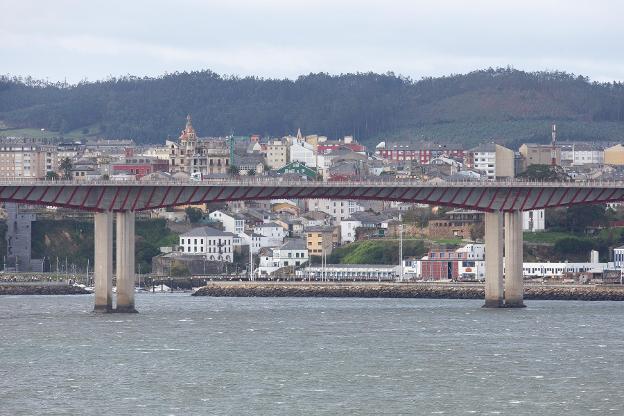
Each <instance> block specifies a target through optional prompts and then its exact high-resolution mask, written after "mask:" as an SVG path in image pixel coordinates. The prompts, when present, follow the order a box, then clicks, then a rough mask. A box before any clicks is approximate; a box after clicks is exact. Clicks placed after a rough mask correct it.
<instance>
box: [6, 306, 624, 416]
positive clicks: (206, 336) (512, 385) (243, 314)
mask: <svg viewBox="0 0 624 416" xmlns="http://www.w3.org/2000/svg"><path fill="white" fill-rule="evenodd" d="M92 303H93V298H92V297H91V296H49V297H41V296H28V297H0V414H2V415H31V414H58V415H60V414H70V415H78V414H93V415H109V414H110V415H124V414H136V415H204V414H228V415H242V414H253V415H296V414H327V415H335V414H349V415H369V414H370V415H373V414H410V415H427V414H447V415H463V414H466V415H468V414H478V415H480V414H501V415H529V414H531V415H589V414H596V415H605V414H613V415H622V414H624V372H623V364H622V363H623V361H624V325H622V323H623V318H624V303H610V302H594V303H590V302H586V303H584V302H530V303H529V305H530V307H529V308H526V309H523V310H484V309H481V308H480V306H481V301H465V300H464V301H462V300H423V299H301V298H297V299H294V298H293V299H291V298H278V299H267V298H258V299H254V298H191V297H190V296H189V295H186V294H184V295H183V294H176V295H171V294H162V295H140V296H138V297H137V306H138V309H139V310H140V312H141V313H140V314H138V315H121V314H119V315H115V314H114V315H94V314H92V313H91V312H90V311H91V308H92Z"/></svg>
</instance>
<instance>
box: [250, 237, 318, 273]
mask: <svg viewBox="0 0 624 416" xmlns="http://www.w3.org/2000/svg"><path fill="white" fill-rule="evenodd" d="M307 262H308V249H307V248H306V245H305V241H303V240H301V239H288V240H287V241H286V242H285V243H284V244H283V245H282V246H281V247H280V248H276V249H273V250H271V251H270V254H268V255H265V256H260V267H259V268H258V273H260V274H261V275H270V274H272V273H273V272H275V271H276V270H279V269H281V268H283V267H292V268H293V270H294V268H296V267H300V266H303V265H304V264H305V263H307Z"/></svg>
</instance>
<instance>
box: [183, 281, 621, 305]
mask: <svg viewBox="0 0 624 416" xmlns="http://www.w3.org/2000/svg"><path fill="white" fill-rule="evenodd" d="M193 296H215V297H344V298H352V297H357V298H429V299H483V298H484V297H485V292H484V288H483V286H482V285H473V284H455V285H427V284H409V283H385V284H383V283H382V284H371V283H364V284H357V283H353V284H344V283H341V284H332V283H307V282H304V283H264V282H253V283H249V282H244V283H231V282H215V283H210V284H208V285H206V286H203V287H201V288H199V289H198V290H197V291H195V292H194V293H193ZM524 299H526V300H587V301H599V300H612V301H624V288H620V287H612V286H563V285H562V286H527V287H525V289H524Z"/></svg>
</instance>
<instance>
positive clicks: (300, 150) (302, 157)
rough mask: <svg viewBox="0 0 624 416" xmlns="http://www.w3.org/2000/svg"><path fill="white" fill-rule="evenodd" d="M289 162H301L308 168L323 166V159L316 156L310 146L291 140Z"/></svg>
mask: <svg viewBox="0 0 624 416" xmlns="http://www.w3.org/2000/svg"><path fill="white" fill-rule="evenodd" d="M290 161H291V162H301V163H303V164H305V165H306V166H307V167H309V168H316V167H317V166H318V167H324V166H325V157H324V156H323V155H317V154H316V149H315V147H314V146H313V145H312V144H310V143H307V142H305V141H303V140H299V139H295V140H293V141H292V143H291V145H290Z"/></svg>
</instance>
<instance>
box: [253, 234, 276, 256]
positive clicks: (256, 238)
mask: <svg viewBox="0 0 624 416" xmlns="http://www.w3.org/2000/svg"><path fill="white" fill-rule="evenodd" d="M282 243H283V240H281V239H278V238H272V237H267V236H264V235H261V234H255V233H254V234H252V235H251V252H252V253H253V254H258V252H259V251H260V249H263V248H275V247H279V246H280V245H281V244H282Z"/></svg>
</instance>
